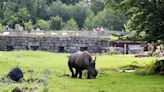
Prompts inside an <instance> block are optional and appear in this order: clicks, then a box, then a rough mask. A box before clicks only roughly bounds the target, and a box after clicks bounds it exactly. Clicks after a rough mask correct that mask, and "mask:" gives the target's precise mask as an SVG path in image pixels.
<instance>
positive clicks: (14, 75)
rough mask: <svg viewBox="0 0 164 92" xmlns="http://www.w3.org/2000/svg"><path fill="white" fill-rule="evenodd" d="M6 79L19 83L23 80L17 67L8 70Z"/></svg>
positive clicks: (21, 73)
mask: <svg viewBox="0 0 164 92" xmlns="http://www.w3.org/2000/svg"><path fill="white" fill-rule="evenodd" d="M7 77H9V78H10V79H11V80H13V81H16V82H20V81H21V80H22V79H23V72H22V70H21V69H20V68H19V67H14V68H12V69H11V70H10V72H9V73H8V75H7Z"/></svg>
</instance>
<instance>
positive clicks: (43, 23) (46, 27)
mask: <svg viewBox="0 0 164 92" xmlns="http://www.w3.org/2000/svg"><path fill="white" fill-rule="evenodd" d="M36 27H37V28H40V29H41V30H49V29H50V26H49V21H45V20H43V19H40V20H38V21H37V23H36Z"/></svg>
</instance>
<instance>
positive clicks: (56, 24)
mask: <svg viewBox="0 0 164 92" xmlns="http://www.w3.org/2000/svg"><path fill="white" fill-rule="evenodd" d="M50 25H51V29H53V30H61V29H62V27H63V20H62V18H61V17H60V16H56V17H51V20H50Z"/></svg>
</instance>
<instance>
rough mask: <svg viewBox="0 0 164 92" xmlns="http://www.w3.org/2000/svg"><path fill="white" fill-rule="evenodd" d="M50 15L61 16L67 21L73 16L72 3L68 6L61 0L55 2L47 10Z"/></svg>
mask: <svg viewBox="0 0 164 92" xmlns="http://www.w3.org/2000/svg"><path fill="white" fill-rule="evenodd" d="M47 15H48V17H53V16H60V17H62V19H63V21H64V22H66V21H68V20H69V19H71V17H72V5H70V6H68V5H65V4H63V3H61V2H60V1H57V2H53V3H52V4H51V5H50V6H49V9H48V10H47Z"/></svg>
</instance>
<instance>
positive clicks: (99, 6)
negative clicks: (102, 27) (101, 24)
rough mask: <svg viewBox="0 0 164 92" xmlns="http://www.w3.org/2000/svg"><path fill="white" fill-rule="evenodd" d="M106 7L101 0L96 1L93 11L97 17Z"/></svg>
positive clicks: (92, 7) (92, 6)
mask: <svg viewBox="0 0 164 92" xmlns="http://www.w3.org/2000/svg"><path fill="white" fill-rule="evenodd" d="M104 7H105V5H104V2H103V1H100V0H94V1H93V2H92V4H91V10H92V11H93V12H94V14H95V15H97V13H98V12H99V11H103V9H104Z"/></svg>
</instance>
